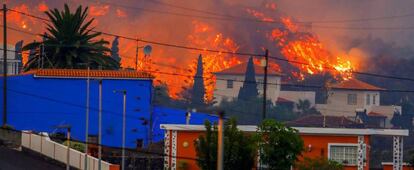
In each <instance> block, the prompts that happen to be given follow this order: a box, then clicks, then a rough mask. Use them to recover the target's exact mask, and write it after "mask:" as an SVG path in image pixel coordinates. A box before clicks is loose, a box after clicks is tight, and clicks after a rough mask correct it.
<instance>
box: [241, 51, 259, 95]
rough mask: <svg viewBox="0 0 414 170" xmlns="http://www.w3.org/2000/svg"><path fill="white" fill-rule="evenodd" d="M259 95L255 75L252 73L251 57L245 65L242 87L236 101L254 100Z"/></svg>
mask: <svg viewBox="0 0 414 170" xmlns="http://www.w3.org/2000/svg"><path fill="white" fill-rule="evenodd" d="M258 95H259V93H258V90H257V83H256V74H255V71H254V65H253V57H250V58H249V62H248V63H247V68H246V73H245V76H244V82H243V86H242V87H241V88H240V91H239V96H238V99H239V100H240V101H247V100H252V99H256V98H257V96H258Z"/></svg>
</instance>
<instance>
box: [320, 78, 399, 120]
mask: <svg viewBox="0 0 414 170" xmlns="http://www.w3.org/2000/svg"><path fill="white" fill-rule="evenodd" d="M328 89H329V90H328V92H327V94H328V95H327V100H326V103H325V104H317V105H316V109H318V110H319V111H320V112H321V113H322V115H330V116H345V117H347V118H351V119H356V117H357V114H356V112H357V111H358V110H359V111H361V110H362V111H364V112H366V114H367V116H372V117H376V118H380V117H384V116H385V117H386V118H387V119H386V121H385V123H384V126H385V127H390V126H391V124H390V120H391V119H392V117H393V115H394V113H395V112H398V113H401V106H383V105H381V103H380V99H381V96H380V95H381V94H380V92H381V91H382V90H384V89H382V88H380V87H376V86H374V85H371V84H368V83H366V82H363V81H361V80H358V79H355V78H353V79H350V80H346V81H343V82H340V83H337V84H333V85H331V86H330V87H328Z"/></svg>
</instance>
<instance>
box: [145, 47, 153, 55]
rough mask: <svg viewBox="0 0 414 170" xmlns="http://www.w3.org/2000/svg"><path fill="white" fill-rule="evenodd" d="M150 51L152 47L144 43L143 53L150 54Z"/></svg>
mask: <svg viewBox="0 0 414 170" xmlns="http://www.w3.org/2000/svg"><path fill="white" fill-rule="evenodd" d="M151 52H152V47H151V46H150V45H146V46H145V47H144V54H145V55H150V54H151Z"/></svg>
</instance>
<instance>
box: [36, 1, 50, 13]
mask: <svg viewBox="0 0 414 170" xmlns="http://www.w3.org/2000/svg"><path fill="white" fill-rule="evenodd" d="M37 10H39V11H40V12H45V11H47V10H49V7H48V6H47V5H46V3H45V2H42V3H40V4H39V5H38V6H37Z"/></svg>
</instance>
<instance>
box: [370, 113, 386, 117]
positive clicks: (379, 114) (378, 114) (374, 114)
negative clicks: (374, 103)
mask: <svg viewBox="0 0 414 170" xmlns="http://www.w3.org/2000/svg"><path fill="white" fill-rule="evenodd" d="M368 116H372V117H385V118H386V117H387V116H385V115H383V114H381V113H377V112H369V113H368Z"/></svg>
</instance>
